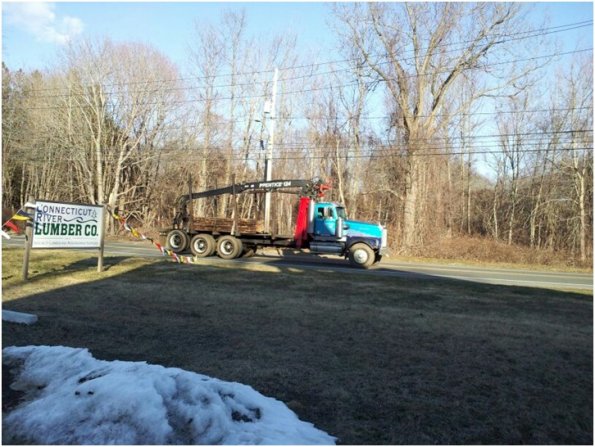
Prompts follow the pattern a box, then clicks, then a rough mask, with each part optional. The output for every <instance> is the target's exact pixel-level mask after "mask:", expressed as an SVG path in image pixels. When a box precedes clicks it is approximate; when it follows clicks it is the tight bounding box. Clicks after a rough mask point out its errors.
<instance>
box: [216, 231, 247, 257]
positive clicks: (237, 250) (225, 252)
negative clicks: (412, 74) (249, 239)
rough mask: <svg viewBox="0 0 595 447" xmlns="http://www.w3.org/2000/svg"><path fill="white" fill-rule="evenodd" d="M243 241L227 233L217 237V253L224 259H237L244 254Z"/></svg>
mask: <svg viewBox="0 0 595 447" xmlns="http://www.w3.org/2000/svg"><path fill="white" fill-rule="evenodd" d="M242 250H243V247H242V241H240V240H239V239H237V238H235V237H233V236H230V235H226V236H221V237H220V238H219V239H217V255H219V257H220V258H222V259H235V258H237V257H238V256H240V255H241V254H242Z"/></svg>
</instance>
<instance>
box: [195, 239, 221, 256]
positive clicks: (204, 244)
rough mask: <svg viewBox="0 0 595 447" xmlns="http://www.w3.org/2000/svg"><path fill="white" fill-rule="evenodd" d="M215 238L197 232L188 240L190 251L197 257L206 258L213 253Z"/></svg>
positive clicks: (215, 245)
mask: <svg viewBox="0 0 595 447" xmlns="http://www.w3.org/2000/svg"><path fill="white" fill-rule="evenodd" d="M216 247H217V244H216V243H215V238H214V237H213V236H211V235H210V234H197V235H196V236H194V237H193V238H192V240H191V241H190V251H191V252H192V254H193V255H194V256H196V257H198V258H206V257H207V256H211V255H212V254H213V253H215V248H216Z"/></svg>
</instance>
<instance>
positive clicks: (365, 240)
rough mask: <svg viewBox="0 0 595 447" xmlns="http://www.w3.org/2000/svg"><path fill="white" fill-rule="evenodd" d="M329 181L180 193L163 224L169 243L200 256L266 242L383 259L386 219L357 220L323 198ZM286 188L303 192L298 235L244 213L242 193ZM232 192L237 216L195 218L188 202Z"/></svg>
mask: <svg viewBox="0 0 595 447" xmlns="http://www.w3.org/2000/svg"><path fill="white" fill-rule="evenodd" d="M328 189H329V187H328V185H325V184H324V183H323V182H321V181H310V180H272V181H265V182H261V181H256V182H249V183H243V184H233V185H231V186H227V187H225V188H219V189H212V190H208V191H202V192H196V193H192V192H190V193H189V194H185V195H182V196H180V197H179V198H178V199H177V200H176V203H175V216H174V218H173V222H172V225H171V227H170V228H168V229H165V230H162V231H161V232H160V234H161V235H162V236H164V237H165V243H166V246H167V248H168V249H170V250H172V251H173V252H174V253H177V254H179V253H183V252H185V251H187V250H190V251H191V252H192V254H193V255H194V256H197V257H201V258H202V257H207V256H211V255H214V254H217V256H219V257H220V258H223V259H234V258H238V257H240V256H242V255H245V254H247V253H254V252H255V251H256V250H257V249H259V248H263V247H276V248H287V249H294V250H300V251H304V252H309V253H317V254H334V255H340V256H344V257H345V258H346V259H348V260H349V262H350V264H351V265H353V266H355V267H359V268H369V267H370V266H372V265H374V264H376V263H378V262H380V260H381V258H382V255H383V254H384V253H385V252H386V249H387V232H386V228H385V227H384V226H382V225H380V224H375V223H370V222H362V221H357V220H351V219H349V218H348V217H347V212H346V210H345V207H344V206H343V205H341V204H339V203H336V202H327V201H322V199H323V197H324V192H325V191H326V190H328ZM267 192H284V193H293V194H297V195H299V196H300V200H299V208H298V212H297V217H296V222H295V229H294V234H293V235H278V234H273V233H271V232H266V231H264V225H263V221H261V220H252V219H240V218H238V214H239V213H238V212H237V195H238V194H245V193H267ZM225 194H231V195H232V204H233V213H232V218H231V219H229V218H206V217H199V218H192V217H191V215H190V213H189V212H188V205H189V203H190V202H191V201H193V200H198V199H204V198H207V197H216V196H221V195H225Z"/></svg>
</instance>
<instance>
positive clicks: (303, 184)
mask: <svg viewBox="0 0 595 447" xmlns="http://www.w3.org/2000/svg"><path fill="white" fill-rule="evenodd" d="M326 189H328V186H327V185H325V184H324V183H323V182H322V181H321V180H271V181H266V182H260V181H256V182H249V183H239V184H233V185H229V186H226V187H224V188H218V189H210V190H207V191H201V192H195V193H192V194H184V195H181V196H180V197H178V198H177V199H176V215H175V217H174V221H173V224H174V228H179V227H180V226H181V225H182V224H184V223H186V222H188V220H189V216H188V208H187V206H188V203H189V202H190V201H192V200H197V199H203V198H206V197H215V196H220V195H224V194H241V193H244V192H251V193H257V192H273V191H276V192H287V193H292V194H298V195H301V196H302V197H311V198H315V197H320V196H321V195H322V194H323V193H324V191H325V190H326ZM292 190H296V191H292Z"/></svg>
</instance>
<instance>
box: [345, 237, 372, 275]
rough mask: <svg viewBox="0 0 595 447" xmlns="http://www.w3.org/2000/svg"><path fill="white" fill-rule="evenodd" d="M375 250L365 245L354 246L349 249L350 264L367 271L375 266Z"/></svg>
mask: <svg viewBox="0 0 595 447" xmlns="http://www.w3.org/2000/svg"><path fill="white" fill-rule="evenodd" d="M374 259H375V255H374V250H372V249H371V248H370V247H369V246H368V245H366V244H364V243H359V244H354V245H352V246H351V247H350V248H349V262H350V263H351V265H353V266H355V267H360V268H364V269H367V268H369V267H370V266H371V265H372V264H374Z"/></svg>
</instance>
